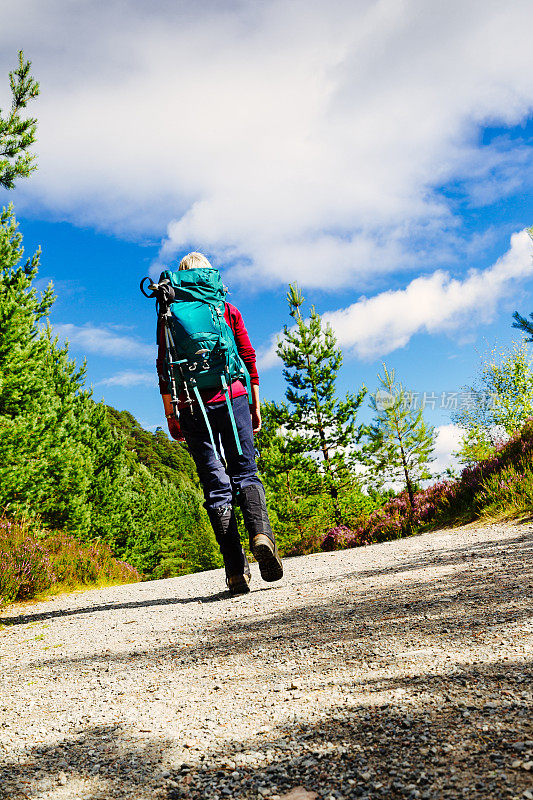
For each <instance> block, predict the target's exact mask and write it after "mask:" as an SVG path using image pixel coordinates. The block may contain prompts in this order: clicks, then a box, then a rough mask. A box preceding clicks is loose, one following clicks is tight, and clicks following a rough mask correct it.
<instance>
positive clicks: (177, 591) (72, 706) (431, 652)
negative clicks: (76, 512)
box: [0, 524, 533, 800]
mask: <svg viewBox="0 0 533 800" xmlns="http://www.w3.org/2000/svg"><path fill="white" fill-rule="evenodd" d="M532 533H533V526H532V525H531V524H523V525H504V524H497V525H487V526H467V527H466V528H462V529H456V530H447V531H439V532H435V533H431V534H424V535H421V536H416V537H412V538H409V539H403V540H397V541H394V542H386V543H382V544H378V545H373V546H371V547H365V548H359V549H356V550H348V551H343V552H337V553H327V554H316V555H313V556H307V557H303V558H295V559H287V561H286V565H285V566H286V578H284V580H283V581H281V582H280V583H279V584H270V585H269V584H265V583H263V582H262V581H261V580H260V578H259V575H258V572H257V567H256V565H253V572H254V574H253V581H252V589H253V590H252V592H251V594H250V595H247V596H246V597H242V598H234V599H230V598H228V597H227V596H226V595H225V593H224V592H223V591H222V588H223V585H224V579H223V573H222V571H213V572H208V573H200V574H196V575H190V576H185V577H183V578H175V579H169V580H164V581H154V582H151V583H144V584H132V585H129V586H121V587H111V588H107V589H99V590H92V591H87V592H82V593H75V594H71V595H62V596H58V597H55V598H54V599H53V600H51V601H49V602H41V603H32V604H26V605H23V606H20V605H19V606H14V607H11V608H10V609H8V610H6V611H4V614H3V618H2V623H3V626H2V628H1V629H0V667H1V673H0V798H2V800H7V798H9V800H27V798H28V797H31V798H32V800H33V798H35V799H36V800H40V798H43V800H44V799H45V798H46V799H48V798H51V799H52V798H53V799H55V798H57V800H74V799H75V800H85V799H86V800H104V798H113V797H117V798H121V800H130V799H131V800H133V799H134V798H135V800H145V799H146V800H148V798H155V797H156V798H161V799H162V800H173V799H174V798H189V799H190V800H204V799H205V800H208V799H209V798H213V800H222V799H223V798H233V799H234V800H241V799H242V800H261V799H263V798H266V800H313V798H315V800H349V799H350V800H351V798H361V800H363V798H366V800H375V799H377V798H380V800H388V799H389V798H392V799H393V800H394V798H406V799H411V798H413V800H414V799H416V798H420V799H421V800H454V799H455V798H457V800H459V799H460V800H463V799H464V798H476V800H478V798H487V799H489V798H490V800H498V799H499V798H505V800H509V799H510V800H519V799H520V800H524V799H525V800H533V789H532V770H533V731H532V728H531V719H532V716H533V715H532V713H531V700H532V697H531V685H532V684H531V655H532V647H531V634H532V625H531V604H530V598H531V594H532V593H531V589H532V588H533V585H532V574H531V544H532V539H533V537H532Z"/></svg>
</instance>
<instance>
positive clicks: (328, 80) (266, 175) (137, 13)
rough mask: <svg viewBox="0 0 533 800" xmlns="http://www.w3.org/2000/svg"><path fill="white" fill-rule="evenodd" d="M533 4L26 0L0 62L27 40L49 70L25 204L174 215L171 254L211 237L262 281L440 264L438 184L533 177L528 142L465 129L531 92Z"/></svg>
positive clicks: (1, 46)
mask: <svg viewBox="0 0 533 800" xmlns="http://www.w3.org/2000/svg"><path fill="white" fill-rule="evenodd" d="M530 15H531V4H530V0H513V2H511V3H506V4H502V3H501V2H499V1H498V0H448V2H446V3H428V2H425V0H403V2H398V0H377V2H376V1H375V0H355V2H354V0H327V2H326V0H292V1H291V2H289V3H287V2H284V1H283V2H282V0H265V2H264V3H250V2H248V3H246V2H244V3H234V2H229V1H228V2H214V0H200V2H198V3H195V4H190V3H185V2H175V3H172V4H171V3H168V2H166V1H165V0H155V2H153V3H149V4H146V3H140V2H138V0H126V2H122V1H119V0H109V2H108V3H106V4H102V3H94V2H92V0H76V1H75V2H70V1H69V0H48V2H46V3H42V2H39V0H18V2H17V3H11V4H8V5H7V6H6V8H4V9H3V11H2V21H3V24H2V30H1V31H0V52H2V53H3V55H2V57H0V68H1V69H2V70H3V74H4V75H5V73H6V71H7V69H8V68H9V67H10V66H12V65H13V64H14V61H15V58H16V50H17V49H18V47H20V46H23V47H24V48H25V50H26V53H27V55H28V56H30V57H31V58H32V59H33V62H34V70H35V74H36V75H37V77H38V78H39V79H40V80H41V85H42V95H41V97H40V99H39V101H38V104H36V105H35V109H36V113H37V114H38V116H39V164H40V168H39V171H38V172H37V173H36V174H35V176H33V177H32V179H31V181H27V182H25V183H23V184H21V189H20V190H19V191H18V195H17V196H18V199H19V202H22V201H23V200H24V198H25V202H26V203H28V204H30V205H32V206H35V204H36V203H37V204H40V205H41V206H42V207H44V208H45V209H49V210H52V211H53V212H54V213H56V214H57V215H59V216H60V217H61V218H64V217H65V216H66V217H67V218H71V219H73V220H75V221H77V222H79V223H83V224H98V225H100V226H102V227H104V228H107V229H111V230H114V231H117V230H118V231H129V232H136V233H139V232H142V231H144V232H145V233H147V234H149V235H154V234H156V235H163V233H164V231H165V229H166V227H167V224H168V236H167V239H166V242H165V244H164V247H163V252H162V257H164V258H167V257H168V258H171V257H172V256H173V255H174V253H175V252H176V251H179V250H182V249H188V248H190V247H194V248H195V249H196V248H199V249H202V250H208V251H209V252H210V253H211V255H212V256H214V258H215V260H216V262H217V263H229V262H231V263H234V264H235V270H234V277H235V278H240V279H241V280H250V279H251V278H252V277H253V280H254V282H255V283H256V284H257V283H260V282H261V281H263V282H267V283H268V282H270V283H272V282H273V281H274V282H281V283H286V282H287V280H294V279H297V280H299V281H300V283H301V284H302V285H306V286H324V287H330V286H331V287H340V286H346V285H354V286H355V285H366V284H367V283H368V284H369V285H373V284H371V280H372V278H373V276H375V275H376V273H377V274H380V273H384V272H387V271H391V270H393V269H398V268H400V267H404V268H405V267H414V266H417V265H418V264H419V263H422V262H423V260H424V258H425V252H427V250H428V248H431V250H432V263H433V264H434V265H435V264H437V263H438V258H439V254H440V256H441V257H442V250H443V248H444V245H443V232H444V231H445V230H446V229H447V230H448V232H450V231H451V232H452V233H453V234H454V236H453V238H456V239H457V236H458V234H457V232H456V231H455V222H454V219H453V212H452V208H451V206H450V205H449V204H448V202H447V201H446V200H445V198H444V197H443V196H441V195H439V193H438V191H435V187H438V186H439V185H442V184H443V183H445V182H446V181H448V180H456V181H459V182H460V183H461V184H462V185H463V187H464V191H465V192H466V193H467V195H468V196H469V197H470V201H471V202H472V203H485V202H489V201H490V200H491V198H494V196H495V195H497V196H501V193H502V192H507V191H517V190H518V189H519V188H520V186H523V185H524V181H527V180H530V179H531V178H530V177H529V178H528V174H529V176H530V175H531V161H532V159H531V153H530V152H529V153H528V151H527V150H525V149H524V148H523V147H520V146H519V145H516V144H515V145H512V144H509V145H508V146H506V147H504V146H503V145H502V144H501V142H500V143H495V144H493V145H490V146H485V147H480V146H478V143H477V138H476V134H477V126H478V125H479V124H483V123H491V124H495V123H501V124H509V125H512V124H515V123H518V122H520V121H521V120H523V119H524V118H525V117H526V116H527V114H528V113H529V112H530V111H531V109H532V107H533V51H532V48H531V42H530V30H531V18H530ZM494 187H496V189H495V188H494ZM169 220H171V221H170V223H169ZM451 239H452V237H451V236H449V237H448V241H450V240H451Z"/></svg>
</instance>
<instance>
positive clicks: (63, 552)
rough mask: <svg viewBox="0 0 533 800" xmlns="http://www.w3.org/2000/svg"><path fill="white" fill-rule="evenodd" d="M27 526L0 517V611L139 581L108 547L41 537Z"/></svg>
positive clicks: (62, 535) (58, 535)
mask: <svg viewBox="0 0 533 800" xmlns="http://www.w3.org/2000/svg"><path fill="white" fill-rule="evenodd" d="M33 524H34V523H30V522H29V521H26V520H11V519H9V518H7V517H5V516H3V517H0V564H1V567H0V607H2V606H5V605H7V604H8V603H13V602H15V601H17V600H31V599H34V598H35V599H36V598H44V597H46V596H49V595H50V594H57V593H59V592H62V591H76V589H83V588H87V587H88V586H93V587H96V586H110V585H116V584H121V583H134V582H137V581H140V580H142V578H143V576H142V575H141V574H140V573H139V572H138V571H137V570H136V569H134V568H133V567H132V566H130V565H129V564H127V563H126V562H124V561H119V560H118V559H116V558H115V557H114V556H113V553H112V551H111V549H110V548H109V547H108V545H106V544H103V543H101V542H91V543H82V542H79V541H77V540H76V539H74V538H73V537H72V536H68V535H67V534H65V533H54V534H52V535H51V536H47V537H46V538H42V537H41V536H40V533H39V532H38V531H35V529H34V528H33V527H32V526H33Z"/></svg>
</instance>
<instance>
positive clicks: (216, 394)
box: [156, 303, 259, 408]
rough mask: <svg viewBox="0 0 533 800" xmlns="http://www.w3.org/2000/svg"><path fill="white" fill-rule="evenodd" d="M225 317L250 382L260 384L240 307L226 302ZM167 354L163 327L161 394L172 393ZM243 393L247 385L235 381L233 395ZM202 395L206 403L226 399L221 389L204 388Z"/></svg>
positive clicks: (159, 356)
mask: <svg viewBox="0 0 533 800" xmlns="http://www.w3.org/2000/svg"><path fill="white" fill-rule="evenodd" d="M224 319H225V320H226V322H227V323H228V325H229V326H230V328H231V330H232V331H233V336H234V337H235V344H236V345H237V350H238V351H239V355H240V357H241V358H242V360H243V361H244V365H245V367H246V369H247V370H248V372H249V374H250V382H251V383H255V384H259V375H258V373H257V366H256V363H255V361H256V359H255V350H254V348H253V347H252V343H251V342H250V337H249V336H248V331H247V330H246V326H245V324H244V320H243V318H242V314H241V312H240V311H239V309H238V308H235V306H232V305H231V304H230V303H226V306H225V308H224ZM165 354H166V348H165V337H164V332H163V329H162V328H161V329H160V331H159V345H158V351H157V360H156V367H157V375H158V377H159V391H160V392H161V394H170V388H169V385H168V377H167V370H166V365H165ZM243 394H246V387H245V386H243V384H242V383H241V381H234V382H233V383H232V385H231V395H232V396H233V397H240V396H241V395H243ZM201 396H202V400H203V401H204V403H219V402H221V401H223V400H224V399H225V398H224V393H223V391H222V390H221V389H204V390H203V391H202V392H201ZM182 398H183V395H181V396H180V404H179V407H180V408H181V407H182V402H181V401H182Z"/></svg>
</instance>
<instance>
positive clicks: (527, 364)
mask: <svg viewBox="0 0 533 800" xmlns="http://www.w3.org/2000/svg"><path fill="white" fill-rule="evenodd" d="M466 393H467V394H468V396H469V403H468V404H467V405H465V407H464V408H461V409H460V410H459V411H458V412H457V413H456V414H454V415H453V421H454V422H455V423H456V424H457V425H459V426H460V427H461V428H463V429H464V435H463V438H462V441H461V447H460V449H459V451H458V453H457V455H458V456H459V459H460V460H461V461H462V462H463V463H466V464H473V463H477V462H478V461H482V460H484V459H486V458H489V457H490V456H491V455H492V454H493V453H494V449H495V447H496V445H497V444H498V443H499V442H500V441H501V440H502V439H506V438H508V437H509V436H511V435H512V434H513V433H515V432H516V431H518V430H520V429H521V428H522V426H523V425H524V424H525V423H526V421H527V420H528V419H529V418H530V417H532V416H533V360H532V358H531V355H530V353H529V352H528V347H527V345H526V343H525V342H522V343H521V344H520V343H518V342H515V343H514V344H513V345H512V347H510V348H509V349H508V350H505V351H502V352H498V351H497V350H494V351H493V352H492V353H491V354H490V355H489V356H488V357H487V358H486V359H485V360H484V363H483V366H482V368H481V371H480V375H479V377H478V378H477V380H476V382H475V385H473V386H470V387H468V388H467V392H466Z"/></svg>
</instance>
